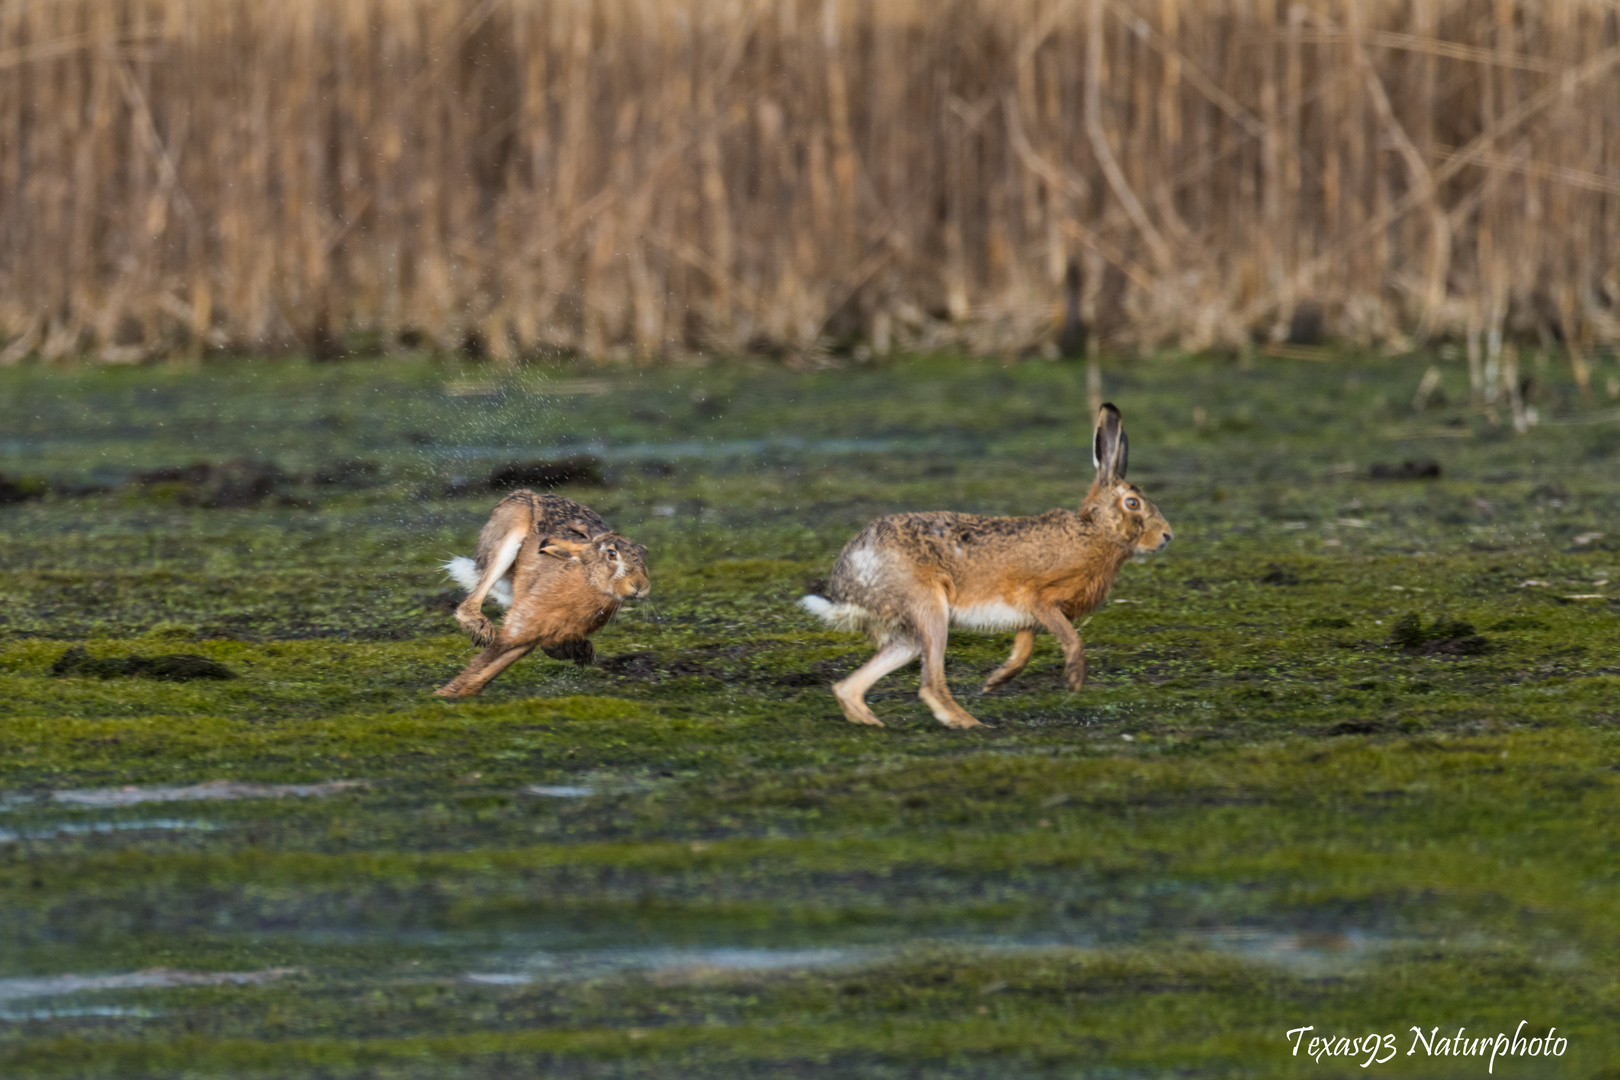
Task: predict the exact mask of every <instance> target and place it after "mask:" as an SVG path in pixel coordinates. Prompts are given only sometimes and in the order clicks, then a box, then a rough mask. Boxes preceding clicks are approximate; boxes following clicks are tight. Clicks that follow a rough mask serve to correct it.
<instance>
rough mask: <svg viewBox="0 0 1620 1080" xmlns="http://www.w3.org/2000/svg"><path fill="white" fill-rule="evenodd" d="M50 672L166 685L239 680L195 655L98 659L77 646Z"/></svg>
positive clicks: (62, 675)
mask: <svg viewBox="0 0 1620 1080" xmlns="http://www.w3.org/2000/svg"><path fill="white" fill-rule="evenodd" d="M50 672H51V674H52V675H54V676H56V677H58V678H62V677H71V676H77V677H80V678H97V679H158V680H161V681H164V682H193V681H195V680H198V679H235V678H237V677H238V676H237V674H236V672H234V671H232V670H231V669H230V668H228V667H226V666H225V665H224V664H221V663H219V662H218V661H216V660H210V659H208V657H206V656H198V655H197V654H195V653H168V654H165V655H163V656H108V657H95V656H91V655H90V653H89V651H88V650H86V649H85V648H84V646H82V645H75V646H74V647H73V648H71V649H69V650H68V651H67V652H65V653H63V654H62V655H61V656H60V657H58V658H57V660H56V663H54V664H52V665H51V668H50Z"/></svg>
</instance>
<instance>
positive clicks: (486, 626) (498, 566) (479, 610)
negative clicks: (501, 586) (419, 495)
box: [456, 526, 527, 645]
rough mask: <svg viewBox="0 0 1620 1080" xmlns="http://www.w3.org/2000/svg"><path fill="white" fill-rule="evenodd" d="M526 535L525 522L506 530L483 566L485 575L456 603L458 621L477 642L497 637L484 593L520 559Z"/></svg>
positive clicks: (486, 642)
mask: <svg viewBox="0 0 1620 1080" xmlns="http://www.w3.org/2000/svg"><path fill="white" fill-rule="evenodd" d="M526 538H527V529H526V528H525V527H523V526H518V527H514V528H513V529H512V530H511V531H510V532H509V533H507V535H506V536H505V538H503V539H502V540H501V542H500V546H498V547H497V548H495V550H494V551H493V552H491V553H490V557H489V562H488V564H487V565H486V566H485V567H484V573H483V576H482V577H480V578H479V579H478V585H477V587H476V588H474V589H473V591H472V592H470V593H468V594H467V599H465V600H463V601H462V602H461V603H460V604H459V605H457V606H456V622H458V623H460V624H461V627H462V629H463V630H466V631H467V633H469V634H471V635H472V639H473V644H474V645H488V644H490V643H492V642H493V641H494V640H495V627H494V626H493V625H492V624H491V623H490V621H489V619H487V618H485V616H484V612H483V607H484V597H486V596H488V595H489V591H490V590H491V589H493V588H494V587H495V583H496V582H497V581H499V580H501V578H503V577H505V576H506V572H507V571H508V570H510V569H512V564H513V563H514V562H516V561H517V557H518V552H519V551H521V550H522V549H523V541H524V540H525V539H526Z"/></svg>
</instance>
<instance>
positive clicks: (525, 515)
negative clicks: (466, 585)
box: [456, 488, 608, 645]
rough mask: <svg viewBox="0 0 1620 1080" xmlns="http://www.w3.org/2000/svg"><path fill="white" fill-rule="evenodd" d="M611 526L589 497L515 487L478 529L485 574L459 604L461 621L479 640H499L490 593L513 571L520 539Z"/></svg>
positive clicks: (573, 536) (584, 535) (580, 534)
mask: <svg viewBox="0 0 1620 1080" xmlns="http://www.w3.org/2000/svg"><path fill="white" fill-rule="evenodd" d="M607 531H608V524H607V522H605V521H603V520H602V515H600V514H598V513H597V512H596V511H595V510H592V509H591V508H590V507H588V506H586V505H584V504H583V503H577V502H575V501H574V500H573V499H566V498H564V497H563V496H561V495H551V494H540V493H539V492H535V491H530V490H529V489H528V488H520V489H518V490H517V491H514V492H512V494H510V495H508V496H507V497H506V498H504V499H502V500H501V501H500V502H498V503H496V504H495V509H494V510H491V511H490V514H489V520H488V521H487V522H485V523H484V527H483V529H482V530H480V532H479V533H478V551H477V553H476V554H475V555H474V560H475V561H476V562H477V564H478V572H479V575H480V578H479V581H478V587H477V588H475V589H473V590H472V591H471V592H470V593H468V594H467V598H466V599H465V600H463V601H462V602H461V604H460V605H459V606H458V607H457V608H456V621H457V622H458V623H460V624H461V627H462V629H463V630H466V631H467V632H468V633H469V634H471V635H472V639H473V644H475V645H488V644H490V643H491V642H492V641H494V640H495V627H494V625H493V624H492V623H490V621H489V619H487V618H485V617H484V612H483V606H484V598H485V597H486V596H488V595H489V591H490V589H492V588H494V587H495V583H496V582H497V581H499V580H500V579H501V578H502V577H505V576H506V574H507V573H508V572H509V571H510V569H511V567H512V563H513V560H514V559H515V558H516V554H517V549H518V545H520V544H521V543H522V542H523V539H524V538H525V537H528V536H539V537H543V538H553V537H557V538H567V539H570V540H582V539H589V538H590V537H592V536H597V535H600V534H602V533H605V532H607Z"/></svg>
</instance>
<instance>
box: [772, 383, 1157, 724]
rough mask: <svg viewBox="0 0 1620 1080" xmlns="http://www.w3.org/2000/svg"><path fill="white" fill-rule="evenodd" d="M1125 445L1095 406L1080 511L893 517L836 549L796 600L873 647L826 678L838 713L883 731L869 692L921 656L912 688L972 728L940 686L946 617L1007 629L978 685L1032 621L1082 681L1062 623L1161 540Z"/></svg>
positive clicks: (1024, 657)
mask: <svg viewBox="0 0 1620 1080" xmlns="http://www.w3.org/2000/svg"><path fill="white" fill-rule="evenodd" d="M1128 450H1129V446H1128V443H1127V441H1126V438H1125V430H1124V427H1123V426H1122V424H1121V422H1120V415H1119V410H1118V409H1116V408H1114V406H1112V405H1104V406H1103V407H1102V408H1101V409H1100V410H1099V411H1098V413H1097V431H1096V437H1095V439H1094V440H1093V443H1092V461H1093V463H1094V464H1095V465H1096V466H1097V479H1096V480H1095V481H1094V482H1093V483H1092V485H1091V490H1090V492H1088V493H1087V495H1086V499H1085V502H1083V503H1081V504H1080V509H1079V510H1049V511H1047V512H1046V513H1044V514H1041V515H1040V516H1039V517H980V516H978V515H976V514H954V513H921V514H895V515H892V516H890V517H883V518H878V519H877V520H876V521H874V522H872V523H871V524H870V525H868V526H867V527H866V528H865V529H863V530H862V531H861V534H860V535H859V536H857V537H855V539H853V540H851V541H850V542H849V543H848V544H847V545H845V547H844V550H843V552H842V553H841V554H840V555H839V556H838V563H837V565H835V566H834V567H833V574H832V579H831V581H830V583H829V585H828V588H827V596H826V597H821V596H806V597H805V598H804V599H803V600H802V601H800V602H801V603H802V604H803V605H804V607H805V608H807V609H808V610H809V611H811V612H812V613H813V614H816V615H819V616H820V617H821V618H823V619H825V620H826V621H827V622H828V623H830V624H831V625H833V626H836V627H839V628H841V629H845V630H861V631H865V632H866V634H867V635H868V636H869V637H870V638H871V639H872V642H873V644H875V645H876V646H877V647H878V653H877V655H876V656H874V657H872V659H870V660H868V661H867V662H866V664H865V665H864V666H863V667H861V668H860V669H859V670H857V671H855V672H854V673H853V674H851V675H850V676H849V678H847V679H845V680H844V681H842V682H839V683H835V684H834V685H833V694H834V696H835V697H837V699H838V704H839V705H840V706H841V707H842V708H843V710H844V715H845V716H846V717H848V718H849V719H850V720H851V721H853V722H855V723H857V724H875V725H877V726H879V727H882V726H883V722H882V721H881V720H879V719H878V718H877V717H876V716H874V715H873V714H872V710H871V709H869V708H867V706H866V693H867V691H868V690H870V689H871V688H872V684H873V683H875V682H877V681H878V680H879V679H881V678H883V676H885V675H887V674H889V673H890V672H892V671H895V670H897V669H898V668H900V667H902V666H903V665H905V664H908V663H910V662H911V661H912V660H915V659H916V658H917V657H918V656H919V655H920V656H921V657H922V662H923V675H922V688H921V690H920V691H919V692H918V696H919V697H921V698H922V700H923V702H924V703H926V704H927V706H928V708H929V709H930V710H931V711H932V712H933V714H934V716H935V717H936V718H937V719H938V720H939V722H940V723H942V724H945V725H946V726H947V727H953V728H969V727H977V726H978V725H979V721H978V720H975V719H974V718H973V716H972V715H970V714H969V713H968V711H967V710H966V709H964V708H962V706H960V705H958V704H957V703H956V701H955V699H953V698H952V697H951V692H950V690H949V689H948V688H947V687H946V685H945V638H946V635H947V634H948V633H949V630H950V626H951V625H952V624H953V623H954V624H955V625H957V626H960V627H964V628H966V629H969V630H982V631H991V632H996V631H1007V630H1013V631H1016V632H1017V637H1016V638H1015V639H1014V641H1013V649H1012V655H1010V656H1008V657H1007V662H1006V663H1004V664H1002V665H1001V666H1000V667H999V668H997V669H996V670H995V671H994V672H992V673H991V674H990V677H989V678H988V679H987V680H985V684H984V689H985V690H990V689H993V688H995V687H997V686H1000V685H1001V684H1002V683H1005V682H1007V681H1008V680H1009V679H1011V678H1013V677H1014V676H1016V675H1017V674H1018V673H1019V672H1020V671H1023V670H1024V666H1025V665H1026V664H1028V663H1029V657H1030V653H1031V651H1032V650H1033V649H1034V645H1035V632H1036V631H1037V630H1038V629H1040V628H1042V627H1044V628H1045V629H1047V630H1048V631H1050V632H1051V633H1052V634H1053V635H1055V636H1056V637H1057V639H1058V641H1059V642H1061V643H1062V645H1063V655H1064V657H1065V660H1066V665H1065V674H1066V677H1067V680H1068V684H1069V686H1070V687H1071V688H1072V689H1075V690H1078V689H1080V687H1081V686H1083V685H1084V684H1085V681H1086V656H1085V648H1084V646H1082V645H1081V643H1080V635H1079V634H1077V633H1075V629H1074V626H1073V623H1072V620H1073V619H1075V618H1076V617H1077V616H1080V615H1084V614H1087V613H1088V612H1091V611H1093V610H1095V609H1096V608H1097V607H1099V606H1100V605H1101V604H1102V602H1103V600H1104V599H1106V598H1107V596H1108V590H1109V589H1110V588H1112V587H1113V584H1114V578H1115V577H1116V576H1117V575H1118V574H1119V570H1120V567H1121V566H1123V565H1124V564H1125V560H1126V559H1128V558H1130V557H1131V556H1132V555H1135V554H1139V553H1141V554H1145V553H1149V552H1154V551H1162V550H1163V549H1164V547H1165V545H1167V544H1169V543H1170V525H1169V523H1168V522H1167V521H1165V519H1164V516H1163V515H1162V514H1160V513H1159V510H1158V507H1156V506H1154V505H1153V504H1152V503H1151V502H1149V501H1148V499H1147V496H1145V495H1143V494H1142V489H1141V488H1139V487H1137V486H1136V485H1135V484H1131V483H1127V482H1126V480H1125V465H1126V457H1127V455H1128Z"/></svg>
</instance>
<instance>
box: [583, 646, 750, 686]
mask: <svg viewBox="0 0 1620 1080" xmlns="http://www.w3.org/2000/svg"><path fill="white" fill-rule="evenodd" d="M598 666H600V667H601V669H602V670H603V671H605V672H607V673H608V674H610V675H621V676H624V677H625V678H630V679H644V680H651V681H662V680H664V679H683V678H690V677H692V676H694V675H701V676H708V677H709V678H714V679H723V678H725V677H726V676H725V672H723V671H720V670H719V669H717V668H714V667H711V666H710V665H708V664H704V663H701V662H699V661H695V660H675V659H670V658H668V657H664V656H660V655H659V654H658V653H655V652H628V653H619V654H618V655H617V656H609V657H606V658H605V659H603V660H602V661H601V662H600V664H599V665H598Z"/></svg>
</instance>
